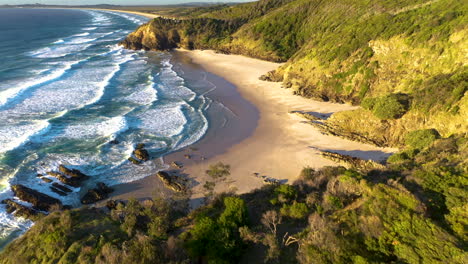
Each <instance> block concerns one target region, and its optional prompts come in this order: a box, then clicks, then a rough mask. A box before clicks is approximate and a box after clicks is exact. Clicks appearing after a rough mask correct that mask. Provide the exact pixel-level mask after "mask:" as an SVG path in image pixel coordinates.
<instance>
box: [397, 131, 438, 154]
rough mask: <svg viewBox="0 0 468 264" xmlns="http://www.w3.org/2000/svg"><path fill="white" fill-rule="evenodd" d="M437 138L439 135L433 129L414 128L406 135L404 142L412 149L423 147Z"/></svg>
mask: <svg viewBox="0 0 468 264" xmlns="http://www.w3.org/2000/svg"><path fill="white" fill-rule="evenodd" d="M438 138H440V135H439V132H437V130H435V129H422V130H415V131H411V132H409V133H408V134H407V135H406V138H405V143H406V145H408V146H410V147H412V148H414V149H424V148H426V147H428V146H429V145H431V144H432V143H433V142H434V141H435V140H436V139H438Z"/></svg>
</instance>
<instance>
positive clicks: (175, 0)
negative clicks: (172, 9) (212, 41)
mask: <svg viewBox="0 0 468 264" xmlns="http://www.w3.org/2000/svg"><path fill="white" fill-rule="evenodd" d="M252 1H253V0H0V5H20V4H36V3H38V4H48V5H95V4H112V5H167V4H180V3H188V2H214V3H217V2H252Z"/></svg>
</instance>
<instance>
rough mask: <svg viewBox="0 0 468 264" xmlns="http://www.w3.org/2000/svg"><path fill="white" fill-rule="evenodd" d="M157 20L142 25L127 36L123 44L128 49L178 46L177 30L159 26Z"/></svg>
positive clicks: (161, 48) (158, 48)
mask: <svg viewBox="0 0 468 264" xmlns="http://www.w3.org/2000/svg"><path fill="white" fill-rule="evenodd" d="M154 24H155V22H154V21H152V22H150V23H148V24H145V25H142V26H140V27H139V28H138V29H137V30H136V31H135V32H133V33H131V34H130V35H128V36H127V38H126V39H125V40H124V41H122V42H121V44H122V45H123V46H124V47H125V48H127V49H134V50H141V49H144V50H169V49H173V48H176V47H178V45H179V43H180V36H179V34H178V32H177V30H171V29H170V28H159V29H158V30H156V27H155V25H154Z"/></svg>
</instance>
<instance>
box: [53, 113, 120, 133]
mask: <svg viewBox="0 0 468 264" xmlns="http://www.w3.org/2000/svg"><path fill="white" fill-rule="evenodd" d="M127 129H128V126H127V122H126V120H125V117H124V116H116V117H113V118H99V119H96V120H93V121H92V122H86V123H78V124H73V125H70V126H67V127H66V128H65V131H64V133H63V134H61V135H60V137H61V138H62V137H64V138H75V139H86V138H96V137H110V136H113V135H116V134H118V133H119V132H122V131H125V130H127Z"/></svg>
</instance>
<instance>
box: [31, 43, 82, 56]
mask: <svg viewBox="0 0 468 264" xmlns="http://www.w3.org/2000/svg"><path fill="white" fill-rule="evenodd" d="M90 46H91V45H90V44H82V45H80V44H78V45H56V46H52V47H45V48H41V49H39V50H36V51H33V52H30V53H29V54H30V55H31V56H32V57H35V58H42V59H46V58H60V57H64V56H67V55H70V54H75V53H77V52H80V51H83V50H86V49H87V48H89V47H90Z"/></svg>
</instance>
